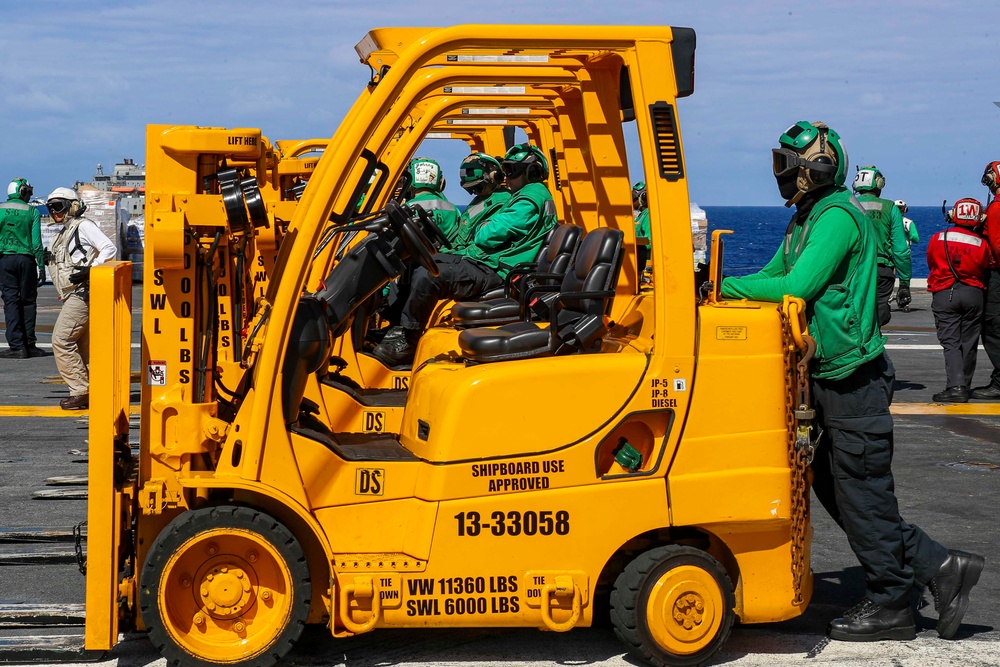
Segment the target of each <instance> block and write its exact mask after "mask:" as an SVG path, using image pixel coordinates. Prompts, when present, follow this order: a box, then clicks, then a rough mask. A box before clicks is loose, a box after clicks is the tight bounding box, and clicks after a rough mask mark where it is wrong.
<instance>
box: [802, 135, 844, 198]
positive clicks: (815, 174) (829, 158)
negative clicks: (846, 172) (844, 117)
mask: <svg viewBox="0 0 1000 667" xmlns="http://www.w3.org/2000/svg"><path fill="white" fill-rule="evenodd" d="M818 129H819V137H818V138H817V140H816V142H815V143H814V144H813V145H814V146H816V147H817V150H818V152H816V153H812V154H811V155H806V156H805V159H806V160H807V161H809V162H813V163H816V164H817V165H829V166H830V169H828V170H827V169H803V170H802V172H803V176H804V178H805V180H806V181H808V182H809V183H810V184H811V185H812V186H814V187H817V188H818V187H822V186H824V185H829V184H830V183H833V179H834V176H836V175H837V159H836V154H835V153H834V152H833V149H832V148H830V145H829V142H828V141H827V135H828V134H829V133H830V128H828V127H826V126H823V127H820V128H818Z"/></svg>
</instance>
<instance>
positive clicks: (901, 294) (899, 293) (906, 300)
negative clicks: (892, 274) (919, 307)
mask: <svg viewBox="0 0 1000 667" xmlns="http://www.w3.org/2000/svg"><path fill="white" fill-rule="evenodd" d="M911 301H913V299H912V298H911V297H910V286H909V285H902V284H900V286H899V289H898V290H896V303H897V304H898V305H899V307H900V308H906V307H907V306H909V305H910V302H911Z"/></svg>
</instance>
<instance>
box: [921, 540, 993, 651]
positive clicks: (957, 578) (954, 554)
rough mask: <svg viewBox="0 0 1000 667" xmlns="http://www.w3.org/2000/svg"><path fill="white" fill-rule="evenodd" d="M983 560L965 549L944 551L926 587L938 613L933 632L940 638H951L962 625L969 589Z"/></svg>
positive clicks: (980, 569) (973, 583)
mask: <svg viewBox="0 0 1000 667" xmlns="http://www.w3.org/2000/svg"><path fill="white" fill-rule="evenodd" d="M985 564H986V559H985V558H983V557H982V556H978V555H976V554H970V553H966V552H965V551H951V550H949V551H948V558H947V559H945V561H944V563H943V564H942V565H941V568H940V569H939V570H938V572H937V574H935V575H934V578H933V579H931V580H930V582H929V583H928V584H927V587H928V588H930V589H931V593H933V594H934V608H935V609H937V612H938V622H937V631H938V635H940V636H941V638H942V639H951V638H952V637H954V636H955V633H956V632H958V626H960V625H961V624H962V616H964V615H965V610H966V609H968V608H969V591H971V590H972V587H973V586H975V585H976V582H977V581H979V575H980V574H981V573H982V571H983V566H984V565H985Z"/></svg>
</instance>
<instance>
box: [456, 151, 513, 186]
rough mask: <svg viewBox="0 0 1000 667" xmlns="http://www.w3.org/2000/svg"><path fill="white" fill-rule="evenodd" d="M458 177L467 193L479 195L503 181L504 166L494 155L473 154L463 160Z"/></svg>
mask: <svg viewBox="0 0 1000 667" xmlns="http://www.w3.org/2000/svg"><path fill="white" fill-rule="evenodd" d="M458 176H459V179H460V180H461V182H462V188H463V189H464V190H465V191H466V192H468V193H469V194H472V195H478V194H480V193H481V192H483V190H485V189H486V188H488V187H490V186H494V185H498V184H499V183H501V182H502V181H503V166H502V165H501V164H500V160H498V159H496V158H495V157H493V156H492V155H486V154H485V153H473V154H472V155H470V156H468V157H467V158H465V159H464V160H462V164H461V166H460V167H459V168H458Z"/></svg>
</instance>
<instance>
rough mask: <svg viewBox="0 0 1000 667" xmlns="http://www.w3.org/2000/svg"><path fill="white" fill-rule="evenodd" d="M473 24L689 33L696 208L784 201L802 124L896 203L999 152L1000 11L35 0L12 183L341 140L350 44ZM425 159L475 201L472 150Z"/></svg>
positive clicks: (774, 1)
mask: <svg viewBox="0 0 1000 667" xmlns="http://www.w3.org/2000/svg"><path fill="white" fill-rule="evenodd" d="M459 23H498V24H526V23H537V24H587V25H602V24H615V25H655V24H665V25H674V26H685V27H691V28H694V30H695V31H696V33H697V40H698V47H697V52H696V57H695V68H696V77H695V92H694V95H692V96H691V97H688V98H685V99H682V100H679V102H678V112H679V115H680V128H681V132H682V137H683V142H684V152H685V159H686V168H687V175H688V187H689V191H690V196H691V199H692V200H693V201H695V202H698V203H700V204H701V205H708V206H713V205H714V206H767V205H780V204H781V203H782V200H781V198H780V197H779V196H778V193H777V188H776V187H775V183H774V178H773V176H772V174H771V156H770V149H771V148H772V147H774V146H775V145H776V141H777V137H778V136H779V135H780V134H781V132H782V131H784V130H785V129H786V128H787V127H788V126H790V125H791V124H792V123H794V122H795V121H798V120H810V121H815V120H821V121H824V122H826V123H827V124H828V125H829V126H830V127H832V128H833V129H835V130H837V132H839V133H840V135H841V137H842V138H843V140H844V143H845V145H846V147H847V150H848V153H849V156H850V159H851V167H850V173H851V174H853V173H854V167H855V166H856V165H866V164H875V165H877V166H878V167H879V168H880V169H881V170H882V172H883V173H884V174H885V177H886V183H887V184H886V188H885V190H884V192H883V196H885V197H888V198H891V199H904V200H906V201H907V202H908V203H909V204H910V205H911V206H921V205H927V206H931V205H940V202H941V200H942V199H948V200H949V201H954V200H956V199H959V198H961V197H967V196H973V197H976V198H980V199H985V197H986V194H987V193H986V189H985V188H984V187H983V186H982V185H980V183H979V179H980V176H981V175H982V172H983V168H984V167H985V165H986V164H987V162H989V161H990V160H994V159H1000V145H998V143H1000V142H998V140H997V138H998V135H1000V108H998V107H997V106H995V105H994V104H993V102H994V101H995V100H1000V66H998V64H1000V3H997V2H982V3H980V2H971V1H967V2H954V1H950V0H926V1H925V0H913V1H909V2H904V1H902V0H900V1H893V0H869V1H868V2H853V1H842V2H816V1H810V2H794V1H791V0H743V1H742V2H722V1H713V0H685V1H680V0H664V1H654V0H618V1H613V2H609V1H608V0H572V1H571V2H554V1H548V2H547V1H545V0H505V1H503V2H495V3H469V2H446V1H444V0H422V1H421V2H404V1H402V0H369V1H360V2H359V1H351V2H343V1H341V0H326V1H321V0H284V1H283V2H273V1H269V2H258V1H257V0H240V1H239V2H235V1H231V0H211V1H208V2H206V1H205V0H170V1H169V2H167V1H162V0H145V1H140V0H130V1H128V2H125V1H121V0H106V1H103V2H96V1H94V0H33V1H32V2H28V3H17V7H16V9H12V8H7V11H5V12H4V20H3V22H2V24H0V31H2V32H0V35H2V36H0V63H2V65H0V121H2V127H3V128H4V130H5V131H4V133H3V140H2V141H3V145H2V148H0V181H2V182H7V181H8V180H9V179H13V178H16V177H25V178H27V179H28V180H29V181H30V182H31V183H32V184H33V185H34V186H35V194H36V196H40V197H45V196H46V195H47V194H48V193H49V192H51V191H52V190H53V189H54V188H55V187H57V186H71V185H72V184H73V183H74V182H75V181H78V180H80V181H87V180H90V179H91V177H92V176H93V174H94V171H95V167H96V165H97V164H98V163H100V164H102V165H103V166H104V170H105V173H108V172H110V171H111V170H112V169H113V166H114V164H115V163H116V162H121V161H122V159H123V158H131V159H133V160H135V162H136V163H139V164H143V163H145V155H144V152H145V126H146V125H147V124H152V123H168V124H172V123H175V124H179V125H203V126H218V127H258V128H260V129H261V130H262V131H263V133H264V135H265V136H267V137H269V138H270V139H272V140H277V139H304V138H312V137H329V136H332V135H333V134H334V132H335V130H336V128H337V125H338V124H339V123H340V121H341V119H342V118H343V117H344V115H345V114H346V113H347V111H348V109H349V108H350V106H351V104H352V103H353V101H354V99H355V98H356V97H357V95H358V94H359V93H360V91H361V90H362V88H363V87H364V85H365V84H366V83H367V81H368V76H369V72H368V68H367V67H366V66H365V65H362V64H361V63H360V62H359V60H358V57H357V55H356V54H355V51H354V48H353V47H354V45H355V44H356V43H357V42H358V41H360V40H361V39H362V38H363V37H364V35H365V33H366V32H367V31H368V29H370V28H372V27H378V26H404V25H414V26H434V25H453V24H459ZM512 30H516V27H514V28H512ZM428 143H431V144H438V143H442V144H448V143H457V142H428ZM425 145H426V144H425ZM423 152H425V153H426V152H429V153H430V155H431V156H432V157H438V158H439V159H441V161H442V163H443V164H442V166H443V169H444V171H445V174H446V176H447V175H449V174H452V172H454V175H453V176H452V177H451V178H450V181H451V183H450V184H449V187H448V190H447V194H448V196H449V197H451V198H452V199H453V200H454V201H456V202H458V203H464V202H465V201H466V200H467V199H468V197H467V196H466V195H465V193H464V192H463V191H462V190H461V189H460V188H459V187H458V178H457V169H458V161H459V160H460V159H461V158H462V157H463V156H464V154H465V151H463V150H461V149H460V148H459V147H458V146H451V147H449V146H440V147H429V148H428V151H423ZM636 176H637V178H636V180H638V177H639V176H640V175H639V174H636ZM849 178H851V177H850V176H849Z"/></svg>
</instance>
